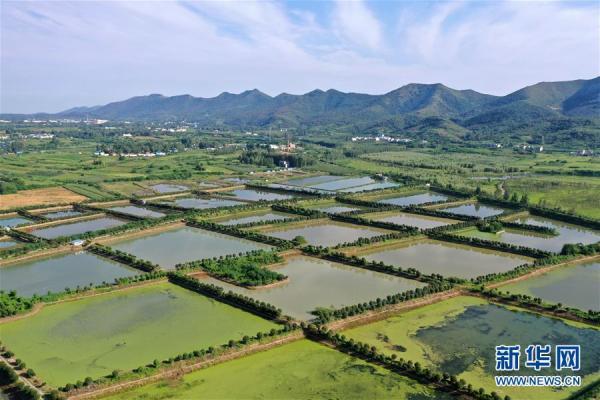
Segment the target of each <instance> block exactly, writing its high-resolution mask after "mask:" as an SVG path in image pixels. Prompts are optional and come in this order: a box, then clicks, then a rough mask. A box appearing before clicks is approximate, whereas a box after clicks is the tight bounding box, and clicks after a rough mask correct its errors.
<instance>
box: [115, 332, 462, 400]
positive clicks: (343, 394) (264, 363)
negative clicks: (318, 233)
mask: <svg viewBox="0 0 600 400" xmlns="http://www.w3.org/2000/svg"><path fill="white" fill-rule="evenodd" d="M231 377H235V379H231ZM265 393H268V396H265ZM267 397H268V398H271V399H299V400H300V399H301V400H304V399H319V398H327V399H357V400H359V399H360V400H363V399H386V398H387V399H397V400H434V399H437V400H449V399H451V397H449V396H448V395H446V394H443V393H436V392H434V391H433V390H432V389H429V388H428V387H426V386H424V385H421V384H419V383H417V382H416V381H413V380H411V379H409V378H406V377H403V376H401V375H397V374H394V373H393V372H390V371H388V370H386V369H384V368H381V367H379V366H376V365H374V364H370V363H367V362H365V361H362V360H360V359H358V358H354V357H351V356H349V355H346V354H344V353H341V352H339V351H336V350H334V349H330V348H328V347H326V346H323V345H320V344H317V343H315V342H312V341H310V340H305V339H304V340H299V341H296V342H293V343H289V344H286V345H284V346H279V347H276V348H273V349H270V350H267V351H263V352H260V353H256V354H252V355H249V356H246V357H242V358H238V359H236V360H232V361H228V362H226V363H222V364H219V365H215V366H212V367H210V368H205V369H201V370H198V371H195V372H192V373H190V374H187V375H184V376H183V377H182V378H181V379H180V380H177V381H172V380H169V381H166V380H163V381H159V382H156V383H153V384H151V385H148V386H143V387H139V388H135V389H132V390H129V391H124V392H120V393H117V394H115V395H113V396H111V397H109V398H107V399H109V400H133V399H140V398H146V399H153V400H162V399H165V400H166V399H172V398H178V399H199V398H205V399H256V400H258V399H265V398H267Z"/></svg>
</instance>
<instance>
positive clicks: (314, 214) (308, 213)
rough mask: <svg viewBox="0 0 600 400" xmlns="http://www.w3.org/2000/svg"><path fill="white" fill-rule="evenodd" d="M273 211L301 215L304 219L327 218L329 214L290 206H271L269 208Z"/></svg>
mask: <svg viewBox="0 0 600 400" xmlns="http://www.w3.org/2000/svg"><path fill="white" fill-rule="evenodd" d="M271 209H272V210H273V211H279V212H285V213H288V214H296V215H301V216H303V217H306V218H327V216H328V215H329V214H327V213H326V212H323V211H320V210H313V209H310V208H304V207H300V206H297V205H292V204H273V205H272V206H271Z"/></svg>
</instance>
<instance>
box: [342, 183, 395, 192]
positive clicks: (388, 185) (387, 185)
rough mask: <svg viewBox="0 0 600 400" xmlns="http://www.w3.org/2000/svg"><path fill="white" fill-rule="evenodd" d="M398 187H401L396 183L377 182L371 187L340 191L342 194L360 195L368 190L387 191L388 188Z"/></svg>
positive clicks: (370, 185)
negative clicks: (359, 193)
mask: <svg viewBox="0 0 600 400" xmlns="http://www.w3.org/2000/svg"><path fill="white" fill-rule="evenodd" d="M396 186H399V185H398V184H397V183H394V182H376V183H371V184H369V185H364V186H356V187H351V188H348V189H342V190H340V192H344V193H358V192H365V191H367V190H378V189H387V188H391V187H396Z"/></svg>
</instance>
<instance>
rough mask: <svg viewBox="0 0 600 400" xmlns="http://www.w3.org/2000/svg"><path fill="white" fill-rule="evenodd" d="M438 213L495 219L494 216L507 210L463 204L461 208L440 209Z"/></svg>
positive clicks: (476, 204)
mask: <svg viewBox="0 0 600 400" xmlns="http://www.w3.org/2000/svg"><path fill="white" fill-rule="evenodd" d="M438 211H443V212H449V213H453V214H460V215H468V216H470V217H478V218H487V217H493V216H494V215H500V214H502V213H503V212H504V211H506V209H504V208H500V207H496V206H488V205H485V204H479V203H475V204H462V205H460V206H455V207H448V208H438Z"/></svg>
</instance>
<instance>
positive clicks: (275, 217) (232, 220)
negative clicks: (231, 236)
mask: <svg viewBox="0 0 600 400" xmlns="http://www.w3.org/2000/svg"><path fill="white" fill-rule="evenodd" d="M290 218H295V216H293V215H290V214H284V213H278V212H275V211H263V212H260V213H253V214H244V215H243V216H242V215H234V216H232V217H229V218H227V219H221V220H217V221H215V222H218V223H219V224H223V225H239V224H250V223H254V222H262V221H283V220H285V219H290Z"/></svg>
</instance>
